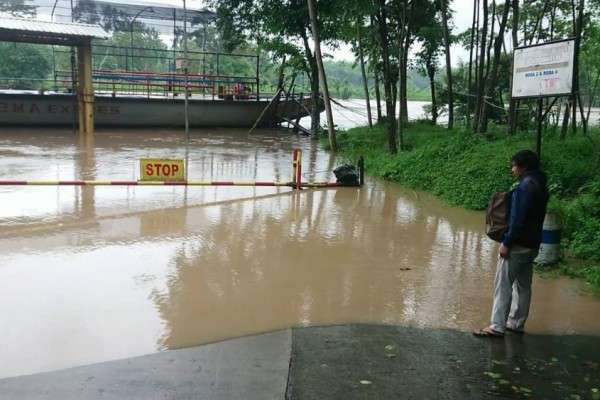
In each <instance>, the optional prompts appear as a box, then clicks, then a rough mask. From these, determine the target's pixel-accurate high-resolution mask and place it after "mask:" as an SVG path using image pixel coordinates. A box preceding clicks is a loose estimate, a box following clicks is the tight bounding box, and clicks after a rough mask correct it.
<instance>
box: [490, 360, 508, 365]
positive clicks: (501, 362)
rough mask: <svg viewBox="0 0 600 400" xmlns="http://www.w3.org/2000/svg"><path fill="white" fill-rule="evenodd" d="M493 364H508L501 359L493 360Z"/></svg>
mask: <svg viewBox="0 0 600 400" xmlns="http://www.w3.org/2000/svg"><path fill="white" fill-rule="evenodd" d="M492 364H495V365H506V364H507V363H506V361H500V360H492Z"/></svg>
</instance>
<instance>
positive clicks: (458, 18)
mask: <svg viewBox="0 0 600 400" xmlns="http://www.w3.org/2000/svg"><path fill="white" fill-rule="evenodd" d="M121 1H123V0H121ZM142 1H143V0H142ZM365 1H367V0H365ZM147 2H149V3H160V4H165V5H169V6H180V7H182V6H183V0H147ZM187 6H188V7H189V8H197V9H200V8H203V7H205V6H206V2H204V1H203V0H187ZM450 7H451V8H452V9H453V10H454V18H453V22H454V33H459V32H463V31H464V30H466V29H468V28H469V27H470V26H471V21H472V18H473V0H450ZM324 51H325V52H326V53H328V54H331V55H333V57H334V59H337V60H346V61H354V58H355V57H354V54H352V52H351V51H350V49H349V47H348V46H342V47H341V48H340V49H337V50H332V49H325V50H324ZM450 53H451V55H452V63H453V64H456V63H457V62H458V61H459V59H462V60H466V59H468V57H469V53H468V52H467V51H466V50H465V49H463V48H462V47H460V46H453V48H452V49H451V51H450Z"/></svg>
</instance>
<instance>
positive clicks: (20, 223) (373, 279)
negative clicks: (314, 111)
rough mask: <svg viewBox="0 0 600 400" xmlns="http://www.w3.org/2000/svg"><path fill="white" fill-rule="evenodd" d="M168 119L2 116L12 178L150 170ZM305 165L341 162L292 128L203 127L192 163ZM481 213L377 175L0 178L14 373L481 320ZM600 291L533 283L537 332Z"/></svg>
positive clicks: (2, 262)
mask: <svg viewBox="0 0 600 400" xmlns="http://www.w3.org/2000/svg"><path fill="white" fill-rule="evenodd" d="M183 142H184V141H183V135H181V133H179V132H174V131H168V130H164V131H161V130H152V131H145V132H140V131H115V130H113V131H110V132H107V131H104V132H100V133H98V134H97V137H96V139H95V142H94V143H88V144H87V145H80V144H79V143H78V141H77V140H76V139H75V138H74V137H73V136H72V134H71V133H70V132H61V131H37V132H31V131H27V130H15V129H13V130H6V129H5V130H4V132H2V133H1V134H0V179H22V180H25V179H64V180H67V179H121V180H127V179H136V178H137V169H138V164H137V162H138V159H140V158H143V157H162V158H175V157H179V158H181V157H184V155H185V148H184V145H183ZM297 147H299V148H302V149H303V163H304V169H305V171H306V172H307V173H306V175H305V179H318V180H327V179H333V176H332V173H331V172H330V171H331V170H332V169H333V167H334V166H335V165H338V164H339V162H338V161H336V160H335V159H334V158H333V157H332V156H331V155H330V154H328V153H326V152H324V151H321V150H320V149H319V146H318V144H317V143H315V142H313V141H311V140H309V139H307V138H303V137H296V136H293V135H289V134H286V133H276V132H258V133H256V134H253V135H251V136H247V135H246V134H245V131H242V130H240V131H231V130H228V131H225V130H203V131H195V132H193V135H192V142H191V145H190V149H189V157H190V165H191V167H190V171H189V177H190V179H206V180H208V179H214V180H219V179H220V180H235V179H245V180H249V179H250V180H252V179H258V180H272V179H276V180H283V181H287V180H289V178H290V176H291V152H292V149H293V148H297ZM482 220H483V215H482V214H481V213H477V212H468V211H464V210H462V209H459V208H452V207H448V206H445V205H443V204H441V203H440V202H439V201H438V200H436V199H435V198H433V197H432V196H429V195H426V194H423V193H420V192H415V191H412V190H407V189H404V188H402V187H400V186H398V185H395V184H387V183H383V182H380V181H377V180H374V179H368V180H367V183H366V185H365V186H364V187H363V188H360V189H357V188H338V189H329V190H304V191H301V192H299V193H298V192H295V191H293V190H290V189H288V188H266V187H261V188H244V187H219V188H215V187H208V188H207V187H205V188H202V187H196V188H188V189H186V188H183V187H96V188H94V187H84V188H75V187H37V186H19V187H6V186H5V187H0V332H1V333H0V360H2V362H1V363H0V377H7V376H14V375H21V374H30V373H35V372H39V371H47V370H54V369H59V368H64V367H71V366H75V365H81V364H87V363H93V362H99V361H104V360H112V359H118V358H123V357H129V356H135V355H141V354H146V353H152V352H155V351H160V350H164V349H173V348H180V347H185V346H192V345H198V344H202V343H207V342H214V341H218V340H222V339H227V338H232V337H237V336H242V335H247V334H252V333H260V332H267V331H271V330H275V329H280V328H286V327H291V326H306V325H318V324H337V323H347V322H373V323H384V324H402V325H412V326H418V327H443V328H450V329H458V330H470V329H472V328H474V327H479V326H480V325H482V324H484V323H485V322H486V321H487V319H488V316H489V313H490V301H491V285H492V279H493V269H494V265H495V259H496V257H497V255H496V248H495V245H494V244H493V243H492V242H491V241H490V240H488V239H486V238H485V237H484V234H483V232H482V228H483V224H482ZM597 315H600V299H599V298H598V297H595V296H593V295H590V294H587V293H586V292H585V290H584V288H583V285H582V284H581V283H579V282H578V281H573V280H569V279H562V278H561V279H542V278H540V277H537V278H536V279H535V284H534V299H533V308H532V317H531V320H530V324H529V326H528V328H529V330H530V331H533V332H545V333H555V334H566V333H580V334H592V335H597V334H600V319H599V318H594V317H592V316H597Z"/></svg>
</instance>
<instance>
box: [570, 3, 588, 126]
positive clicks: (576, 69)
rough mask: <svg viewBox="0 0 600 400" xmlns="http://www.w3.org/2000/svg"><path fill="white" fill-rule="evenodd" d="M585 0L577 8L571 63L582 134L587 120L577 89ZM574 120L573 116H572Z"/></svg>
mask: <svg viewBox="0 0 600 400" xmlns="http://www.w3.org/2000/svg"><path fill="white" fill-rule="evenodd" d="M584 6H585V0H579V10H578V16H577V30H576V32H575V62H574V63H573V91H574V93H575V97H576V98H577V100H578V101H577V103H578V104H579V112H580V114H581V123H582V125H583V134H584V135H587V120H586V119H585V111H584V110H583V102H582V101H581V93H580V91H579V86H580V85H579V53H580V47H581V32H582V31H583V7H584ZM573 121H575V118H573Z"/></svg>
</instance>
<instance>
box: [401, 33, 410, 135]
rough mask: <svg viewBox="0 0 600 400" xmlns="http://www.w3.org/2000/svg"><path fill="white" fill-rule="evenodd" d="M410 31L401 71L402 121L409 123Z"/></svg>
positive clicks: (405, 35)
mask: <svg viewBox="0 0 600 400" xmlns="http://www.w3.org/2000/svg"><path fill="white" fill-rule="evenodd" d="M410 42H411V39H410V33H409V32H408V31H406V30H405V33H404V57H402V67H401V69H400V71H398V73H399V77H398V78H399V79H401V85H402V93H400V112H401V114H402V121H403V122H404V123H408V74H407V71H408V52H409V50H410Z"/></svg>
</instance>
